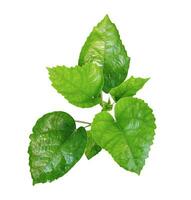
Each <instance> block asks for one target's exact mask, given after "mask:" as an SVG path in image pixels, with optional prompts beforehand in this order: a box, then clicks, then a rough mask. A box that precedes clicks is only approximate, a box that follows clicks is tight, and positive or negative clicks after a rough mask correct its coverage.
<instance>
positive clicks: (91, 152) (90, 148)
mask: <svg viewBox="0 0 191 200" xmlns="http://www.w3.org/2000/svg"><path fill="white" fill-rule="evenodd" d="M100 151H101V147H100V146H99V145H97V144H96V143H95V141H94V139H93V138H92V136H91V131H87V145H86V150H85V154H86V157H87V159H88V160H89V159H91V158H92V157H94V156H95V155H96V154H98V153H99V152H100Z"/></svg>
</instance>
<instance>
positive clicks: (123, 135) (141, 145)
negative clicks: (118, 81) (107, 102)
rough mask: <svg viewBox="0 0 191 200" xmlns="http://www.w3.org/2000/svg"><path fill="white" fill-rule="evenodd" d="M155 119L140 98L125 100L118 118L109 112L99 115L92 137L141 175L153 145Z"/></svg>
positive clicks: (116, 111)
mask: <svg viewBox="0 0 191 200" xmlns="http://www.w3.org/2000/svg"><path fill="white" fill-rule="evenodd" d="M155 128H156V126H155V118H154V115H153V113H152V110H151V109H150V108H149V107H148V105H147V104H146V103H145V102H144V101H143V100H140V99H136V98H132V97H125V98H122V99H120V100H119V101H118V103H117V104H116V106H115V119H113V117H112V116H111V115H110V114H109V113H108V112H101V113H99V114H97V115H96V117H95V118H94V120H93V124H92V129H91V132H92V137H93V139H94V140H95V142H96V143H97V144H98V145H100V146H101V147H102V148H104V149H106V150H107V151H108V152H109V153H110V154H111V155H112V157H113V159H114V160H115V161H116V162H117V163H118V164H119V165H120V166H121V167H123V168H125V169H127V170H129V171H132V172H136V173H137V174H139V173H140V171H141V169H142V168H143V166H144V164H145V159H146V158H147V156H148V153H149V149H150V145H151V144H152V142H153V137H154V129H155Z"/></svg>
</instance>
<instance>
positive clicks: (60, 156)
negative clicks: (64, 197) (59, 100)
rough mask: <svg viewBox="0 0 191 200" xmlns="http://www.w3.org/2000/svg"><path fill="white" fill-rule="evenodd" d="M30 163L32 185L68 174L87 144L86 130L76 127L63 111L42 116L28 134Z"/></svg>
mask: <svg viewBox="0 0 191 200" xmlns="http://www.w3.org/2000/svg"><path fill="white" fill-rule="evenodd" d="M30 140H31V141H30V145H29V150H28V153H29V165H30V171H31V176H32V179H33V184H36V183H45V182H47V181H50V182H51V181H53V180H55V179H57V178H59V177H61V176H63V175H64V174H65V173H67V172H68V171H69V170H70V169H71V168H72V167H73V166H74V165H75V164H76V162H77V161H78V160H80V158H81V157H82V155H83V153H84V150H85V147H86V131H85V129H84V128H82V127H80V128H78V129H77V130H76V125H75V122H74V120H73V118H72V117H71V116H70V115H69V114H67V113H65V112H52V113H48V114H46V115H44V116H43V117H41V118H40V119H39V120H38V121H37V122H36V124H35V126H34V128H33V133H32V134H31V135H30Z"/></svg>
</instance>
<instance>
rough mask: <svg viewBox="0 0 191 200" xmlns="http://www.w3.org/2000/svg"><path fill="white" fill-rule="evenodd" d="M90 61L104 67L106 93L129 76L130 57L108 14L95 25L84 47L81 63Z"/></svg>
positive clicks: (80, 58) (104, 88)
mask: <svg viewBox="0 0 191 200" xmlns="http://www.w3.org/2000/svg"><path fill="white" fill-rule="evenodd" d="M90 62H92V63H96V64H97V65H99V66H101V67H103V74H104V87H103V90H104V92H106V93H108V92H109V91H110V89H111V88H113V87H116V86H117V85H119V84H120V83H121V82H123V81H124V80H125V78H126V76H127V72H128V69H129V62H130V58H129V57H128V56H127V53H126V50H125V47H124V46H123V44H122V42H121V40H120V36H119V33H118V30H117V28H116V26H115V24H113V23H112V22H111V20H110V19H109V17H108V16H107V15H106V16H105V17H104V19H103V20H102V21H101V22H100V23H99V24H98V25H97V26H96V27H94V29H93V31H92V32H91V33H90V35H89V37H88V38H87V40H86V42H85V44H84V46H83V47H82V50H81V53H80V57H79V65H83V64H84V63H90Z"/></svg>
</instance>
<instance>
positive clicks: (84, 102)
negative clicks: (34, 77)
mask: <svg viewBox="0 0 191 200" xmlns="http://www.w3.org/2000/svg"><path fill="white" fill-rule="evenodd" d="M48 71H49V75H50V80H51V81H52V86H53V87H54V88H55V89H56V90H57V91H58V92H59V93H61V94H62V95H63V96H64V97H65V98H66V99H67V100H68V101H69V102H70V103H72V104H74V105H76V106H79V107H82V108H83V107H92V106H94V105H96V104H99V103H100V102H101V91H102V87H103V72H102V69H101V68H100V67H98V66H97V65H95V64H91V63H89V64H85V65H84V66H83V67H80V66H76V67H72V68H67V67H65V66H57V67H53V68H48Z"/></svg>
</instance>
